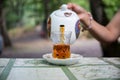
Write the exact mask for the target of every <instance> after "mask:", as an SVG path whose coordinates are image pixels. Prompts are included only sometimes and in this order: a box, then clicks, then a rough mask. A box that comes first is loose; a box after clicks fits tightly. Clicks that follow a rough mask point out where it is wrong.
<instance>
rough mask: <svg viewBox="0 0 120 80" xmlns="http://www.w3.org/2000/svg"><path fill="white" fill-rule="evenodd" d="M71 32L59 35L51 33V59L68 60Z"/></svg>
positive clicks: (56, 32) (57, 32)
mask: <svg viewBox="0 0 120 80" xmlns="http://www.w3.org/2000/svg"><path fill="white" fill-rule="evenodd" d="M71 34H72V32H71V31H64V33H61V32H59V31H54V32H51V39H52V41H53V53H52V56H53V58H58V59H66V58H70V55H71V52H70V40H71Z"/></svg>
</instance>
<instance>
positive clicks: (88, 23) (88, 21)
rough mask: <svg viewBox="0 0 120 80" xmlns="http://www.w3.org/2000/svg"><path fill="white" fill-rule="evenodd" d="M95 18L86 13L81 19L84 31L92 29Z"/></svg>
mask: <svg viewBox="0 0 120 80" xmlns="http://www.w3.org/2000/svg"><path fill="white" fill-rule="evenodd" d="M92 21H93V17H92V15H91V13H90V12H86V13H85V14H84V17H83V18H81V22H82V27H83V30H89V29H91V28H92Z"/></svg>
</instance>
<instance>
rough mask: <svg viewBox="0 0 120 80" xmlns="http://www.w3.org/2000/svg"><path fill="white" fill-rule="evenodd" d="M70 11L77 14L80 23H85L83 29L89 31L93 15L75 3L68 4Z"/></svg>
mask: <svg viewBox="0 0 120 80" xmlns="http://www.w3.org/2000/svg"><path fill="white" fill-rule="evenodd" d="M67 6H68V9H71V10H73V11H74V12H76V13H77V15H78V16H79V18H80V21H81V22H82V23H83V25H84V26H83V28H84V29H85V28H86V29H87V28H89V27H90V23H91V17H92V16H91V14H90V13H89V12H87V11H86V10H85V9H84V8H82V7H80V6H79V5H77V4H74V3H68V4H67Z"/></svg>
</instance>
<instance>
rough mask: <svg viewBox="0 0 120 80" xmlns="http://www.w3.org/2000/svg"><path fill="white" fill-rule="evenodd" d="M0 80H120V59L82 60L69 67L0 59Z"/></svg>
mask: <svg viewBox="0 0 120 80" xmlns="http://www.w3.org/2000/svg"><path fill="white" fill-rule="evenodd" d="M0 80H120V58H83V59H81V60H80V61H79V63H78V64H75V65H70V66H58V65H52V64H50V63H48V62H46V61H45V60H43V59H42V58H40V59H38V58H34V59H31V58H24V59H23V58H17V59H15V58H14V59H11V58H10V59H9V58H1V59H0Z"/></svg>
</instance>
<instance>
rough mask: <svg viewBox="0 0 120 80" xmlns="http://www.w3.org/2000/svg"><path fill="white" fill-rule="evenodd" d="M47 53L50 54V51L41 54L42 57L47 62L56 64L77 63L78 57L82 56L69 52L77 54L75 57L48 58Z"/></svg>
mask: <svg viewBox="0 0 120 80" xmlns="http://www.w3.org/2000/svg"><path fill="white" fill-rule="evenodd" d="M47 55H50V56H52V53H46V54H44V55H43V59H45V60H46V61H47V62H49V63H52V64H57V65H72V64H75V63H78V61H79V60H80V59H82V58H83V56H81V55H80V54H75V53H71V55H77V56H78V57H77V58H67V59H56V58H51V57H50V58H48V57H46V56H47Z"/></svg>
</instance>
